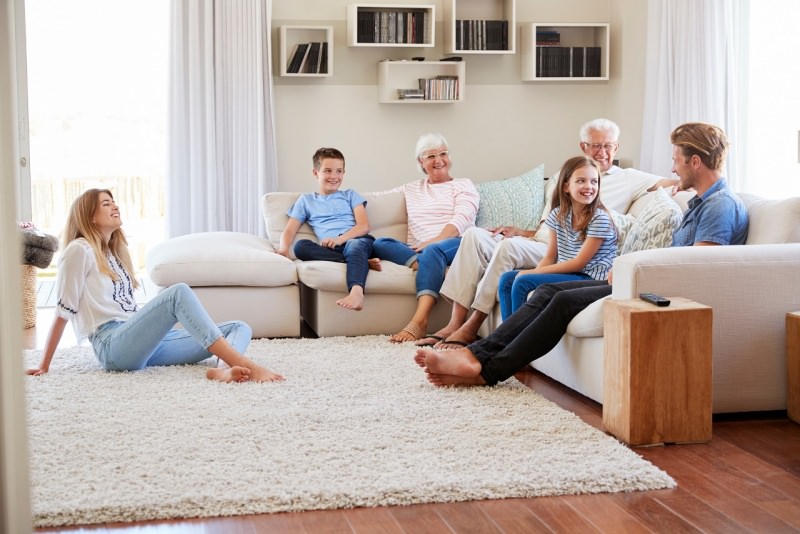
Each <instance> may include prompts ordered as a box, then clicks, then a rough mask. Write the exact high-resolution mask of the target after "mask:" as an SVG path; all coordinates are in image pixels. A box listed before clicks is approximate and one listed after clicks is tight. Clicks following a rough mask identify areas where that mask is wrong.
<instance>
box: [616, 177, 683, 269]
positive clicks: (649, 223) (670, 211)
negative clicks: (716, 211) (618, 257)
mask: <svg viewBox="0 0 800 534" xmlns="http://www.w3.org/2000/svg"><path fill="white" fill-rule="evenodd" d="M652 197H653V198H652V200H650V203H649V204H647V206H645V208H644V209H643V210H642V213H640V214H639V217H637V218H636V222H634V223H633V225H632V227H631V229H630V230H629V231H628V234H627V236H625V242H624V243H623V245H622V249H621V250H620V254H628V253H629V252H636V251H637V250H647V249H651V248H664V247H668V246H670V245H672V233H673V232H674V231H675V230H677V229H678V227H679V226H680V224H681V220H683V213H681V208H680V207H679V206H678V204H676V203H675V201H674V200H672V198H670V196H669V194H668V193H667V192H666V191H665V190H664V189H663V188H660V187H659V188H658V189H657V190H655V191H654V192H653V194H652Z"/></svg>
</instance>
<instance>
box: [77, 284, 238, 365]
mask: <svg viewBox="0 0 800 534" xmlns="http://www.w3.org/2000/svg"><path fill="white" fill-rule="evenodd" d="M178 322H180V323H181V325H182V326H183V329H178V328H174V326H175V324H176V323H178ZM223 335H224V336H225V339H227V340H228V342H229V343H230V344H231V345H233V347H234V348H235V349H236V350H238V351H239V352H240V353H242V354H244V352H245V351H246V350H247V346H248V345H249V344H250V338H251V336H252V331H251V330H250V327H249V326H248V325H247V324H246V323H243V322H241V321H230V322H227V323H220V324H219V325H217V324H214V322H213V321H212V320H211V318H210V317H209V316H208V313H207V312H206V310H205V308H203V305H202V304H201V303H200V301H199V300H198V299H197V296H196V295H195V294H194V291H192V289H191V288H190V287H189V286H188V285H186V284H183V283H179V284H175V285H174V286H170V287H168V288H167V289H165V290H164V291H162V292H161V293H159V294H158V295H156V296H155V297H153V299H152V300H150V301H149V302H148V303H146V304H145V305H144V306H142V308H141V309H140V310H139V311H137V312H136V313H134V314H133V315H132V316H131V317H130V319H128V320H126V321H108V322H107V323H103V324H102V325H100V327H98V329H97V330H95V332H94V333H93V334H92V335H90V336H89V341H91V343H92V348H93V349H94V353H95V355H96V356H97V359H98V360H99V361H100V363H101V364H102V366H103V367H104V368H105V369H106V370H109V371H134V370H138V369H144V368H145V367H151V366H159V365H183V364H189V363H197V362H200V361H202V360H205V359H206V358H208V357H210V356H211V353H210V352H208V350H206V349H207V348H208V347H209V345H211V344H212V343H214V342H215V341H216V340H217V339H219V338H220V337H222V336H223Z"/></svg>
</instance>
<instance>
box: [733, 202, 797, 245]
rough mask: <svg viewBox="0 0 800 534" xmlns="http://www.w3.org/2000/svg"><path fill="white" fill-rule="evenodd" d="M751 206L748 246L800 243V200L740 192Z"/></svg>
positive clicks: (748, 209)
mask: <svg viewBox="0 0 800 534" xmlns="http://www.w3.org/2000/svg"><path fill="white" fill-rule="evenodd" d="M738 195H739V198H741V199H742V202H744V204H745V206H747V213H748V216H749V218H750V225H749V227H748V229H747V244H748V245H771V244H780V243H800V197H793V198H784V199H769V198H763V197H759V196H756V195H752V194H748V193H739V194H738Z"/></svg>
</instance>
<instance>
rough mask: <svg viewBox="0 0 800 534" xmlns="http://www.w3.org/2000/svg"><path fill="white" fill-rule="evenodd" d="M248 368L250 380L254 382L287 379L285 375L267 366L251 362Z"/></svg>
mask: <svg viewBox="0 0 800 534" xmlns="http://www.w3.org/2000/svg"><path fill="white" fill-rule="evenodd" d="M248 368H249V369H250V380H252V381H253V382H280V381H282V380H285V379H284V378H283V375H279V374H278V373H274V372H272V371H270V370H269V369H267V368H266V367H261V366H260V365H258V364H256V363H251V364H249V365H248Z"/></svg>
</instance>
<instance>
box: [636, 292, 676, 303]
mask: <svg viewBox="0 0 800 534" xmlns="http://www.w3.org/2000/svg"><path fill="white" fill-rule="evenodd" d="M639 298H640V299H642V300H643V301H645V302H649V303H650V304H655V305H656V306H669V299H667V298H664V297H662V296H661V295H656V294H655V293H639Z"/></svg>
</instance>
